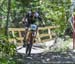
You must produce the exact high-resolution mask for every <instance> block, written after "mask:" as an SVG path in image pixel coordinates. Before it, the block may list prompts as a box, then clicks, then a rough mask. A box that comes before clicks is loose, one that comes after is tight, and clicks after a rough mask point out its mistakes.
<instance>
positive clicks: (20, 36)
mask: <svg viewBox="0 0 75 64" xmlns="http://www.w3.org/2000/svg"><path fill="white" fill-rule="evenodd" d="M18 32H19V38H22V35H21V31H18ZM20 41H21V43H23V41H22V40H21V39H20Z"/></svg>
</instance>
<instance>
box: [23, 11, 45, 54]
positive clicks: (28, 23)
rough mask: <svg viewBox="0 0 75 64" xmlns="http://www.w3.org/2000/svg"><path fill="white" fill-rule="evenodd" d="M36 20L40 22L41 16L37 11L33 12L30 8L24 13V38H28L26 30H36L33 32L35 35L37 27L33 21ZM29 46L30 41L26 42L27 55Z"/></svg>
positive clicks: (30, 44) (30, 45)
mask: <svg viewBox="0 0 75 64" xmlns="http://www.w3.org/2000/svg"><path fill="white" fill-rule="evenodd" d="M37 20H38V21H41V22H42V18H41V16H40V14H39V13H38V12H33V11H32V10H31V11H29V12H28V13H27V14H26V16H25V18H24V19H23V23H24V24H25V28H26V30H25V38H26V40H27V39H28V37H27V33H28V30H33V31H36V32H34V33H33V36H34V37H36V33H37V29H38V27H37V25H36V24H35V22H36V21H37ZM43 25H44V24H43ZM31 47H32V43H27V48H26V54H27V53H28V50H29V53H28V55H30V53H31Z"/></svg>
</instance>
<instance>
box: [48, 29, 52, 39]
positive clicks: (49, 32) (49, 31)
mask: <svg viewBox="0 0 75 64" xmlns="http://www.w3.org/2000/svg"><path fill="white" fill-rule="evenodd" d="M48 34H49V37H50V39H52V35H51V30H50V28H48Z"/></svg>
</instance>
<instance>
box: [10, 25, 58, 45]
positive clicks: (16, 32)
mask: <svg viewBox="0 0 75 64" xmlns="http://www.w3.org/2000/svg"><path fill="white" fill-rule="evenodd" d="M58 27H59V26H47V27H39V29H38V32H37V37H36V39H37V42H45V41H48V40H50V39H52V36H53V34H52V32H51V30H54V29H57V28H58ZM24 32H25V28H9V35H11V37H9V41H10V42H14V43H16V42H17V43H20V45H21V44H23V39H24ZM45 32H46V33H45Z"/></svg>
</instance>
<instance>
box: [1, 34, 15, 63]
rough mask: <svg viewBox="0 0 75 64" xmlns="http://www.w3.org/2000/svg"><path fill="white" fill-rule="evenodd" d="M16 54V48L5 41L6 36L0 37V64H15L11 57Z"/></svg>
mask: <svg viewBox="0 0 75 64" xmlns="http://www.w3.org/2000/svg"><path fill="white" fill-rule="evenodd" d="M15 53H16V46H15V45H14V44H13V43H10V42H9V41H8V40H7V37H6V36H3V35H2V36H0V63H1V64H11V62H12V64H15V61H14V60H13V56H14V55H15Z"/></svg>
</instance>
